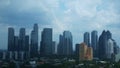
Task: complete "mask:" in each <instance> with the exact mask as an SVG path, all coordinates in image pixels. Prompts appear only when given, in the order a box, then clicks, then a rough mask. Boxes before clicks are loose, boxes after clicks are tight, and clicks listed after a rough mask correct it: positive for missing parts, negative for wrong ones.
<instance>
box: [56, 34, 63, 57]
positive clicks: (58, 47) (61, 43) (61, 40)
mask: <svg viewBox="0 0 120 68" xmlns="http://www.w3.org/2000/svg"><path fill="white" fill-rule="evenodd" d="M63 48H64V37H63V36H62V35H60V36H59V44H58V46H57V54H58V55H63V53H64V50H63Z"/></svg>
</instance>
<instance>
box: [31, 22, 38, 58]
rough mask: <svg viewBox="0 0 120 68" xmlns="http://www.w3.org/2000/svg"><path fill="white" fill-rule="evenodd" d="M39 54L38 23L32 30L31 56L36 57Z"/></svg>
mask: <svg viewBox="0 0 120 68" xmlns="http://www.w3.org/2000/svg"><path fill="white" fill-rule="evenodd" d="M37 56H38V25H37V24H34V27H33V30H32V32H31V43H30V57H31V58H34V57H37Z"/></svg>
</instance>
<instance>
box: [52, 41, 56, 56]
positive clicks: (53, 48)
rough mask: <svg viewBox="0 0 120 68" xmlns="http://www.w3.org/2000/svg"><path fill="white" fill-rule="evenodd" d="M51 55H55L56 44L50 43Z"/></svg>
mask: <svg viewBox="0 0 120 68" xmlns="http://www.w3.org/2000/svg"><path fill="white" fill-rule="evenodd" d="M52 54H56V42H55V41H53V42H52Z"/></svg>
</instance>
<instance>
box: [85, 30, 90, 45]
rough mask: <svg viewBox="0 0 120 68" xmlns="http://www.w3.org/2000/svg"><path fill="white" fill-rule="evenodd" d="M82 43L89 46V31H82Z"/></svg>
mask: <svg viewBox="0 0 120 68" xmlns="http://www.w3.org/2000/svg"><path fill="white" fill-rule="evenodd" d="M84 43H85V44H86V45H88V46H89V47H90V34H89V32H85V33H84Z"/></svg>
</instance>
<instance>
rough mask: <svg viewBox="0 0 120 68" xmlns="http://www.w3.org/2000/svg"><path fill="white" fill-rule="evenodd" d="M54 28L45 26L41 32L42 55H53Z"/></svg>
mask: <svg viewBox="0 0 120 68" xmlns="http://www.w3.org/2000/svg"><path fill="white" fill-rule="evenodd" d="M52 40H53V39H52V28H44V29H43V31H42V34H41V45H40V55H41V56H51V55H52V43H53V41H52Z"/></svg>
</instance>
